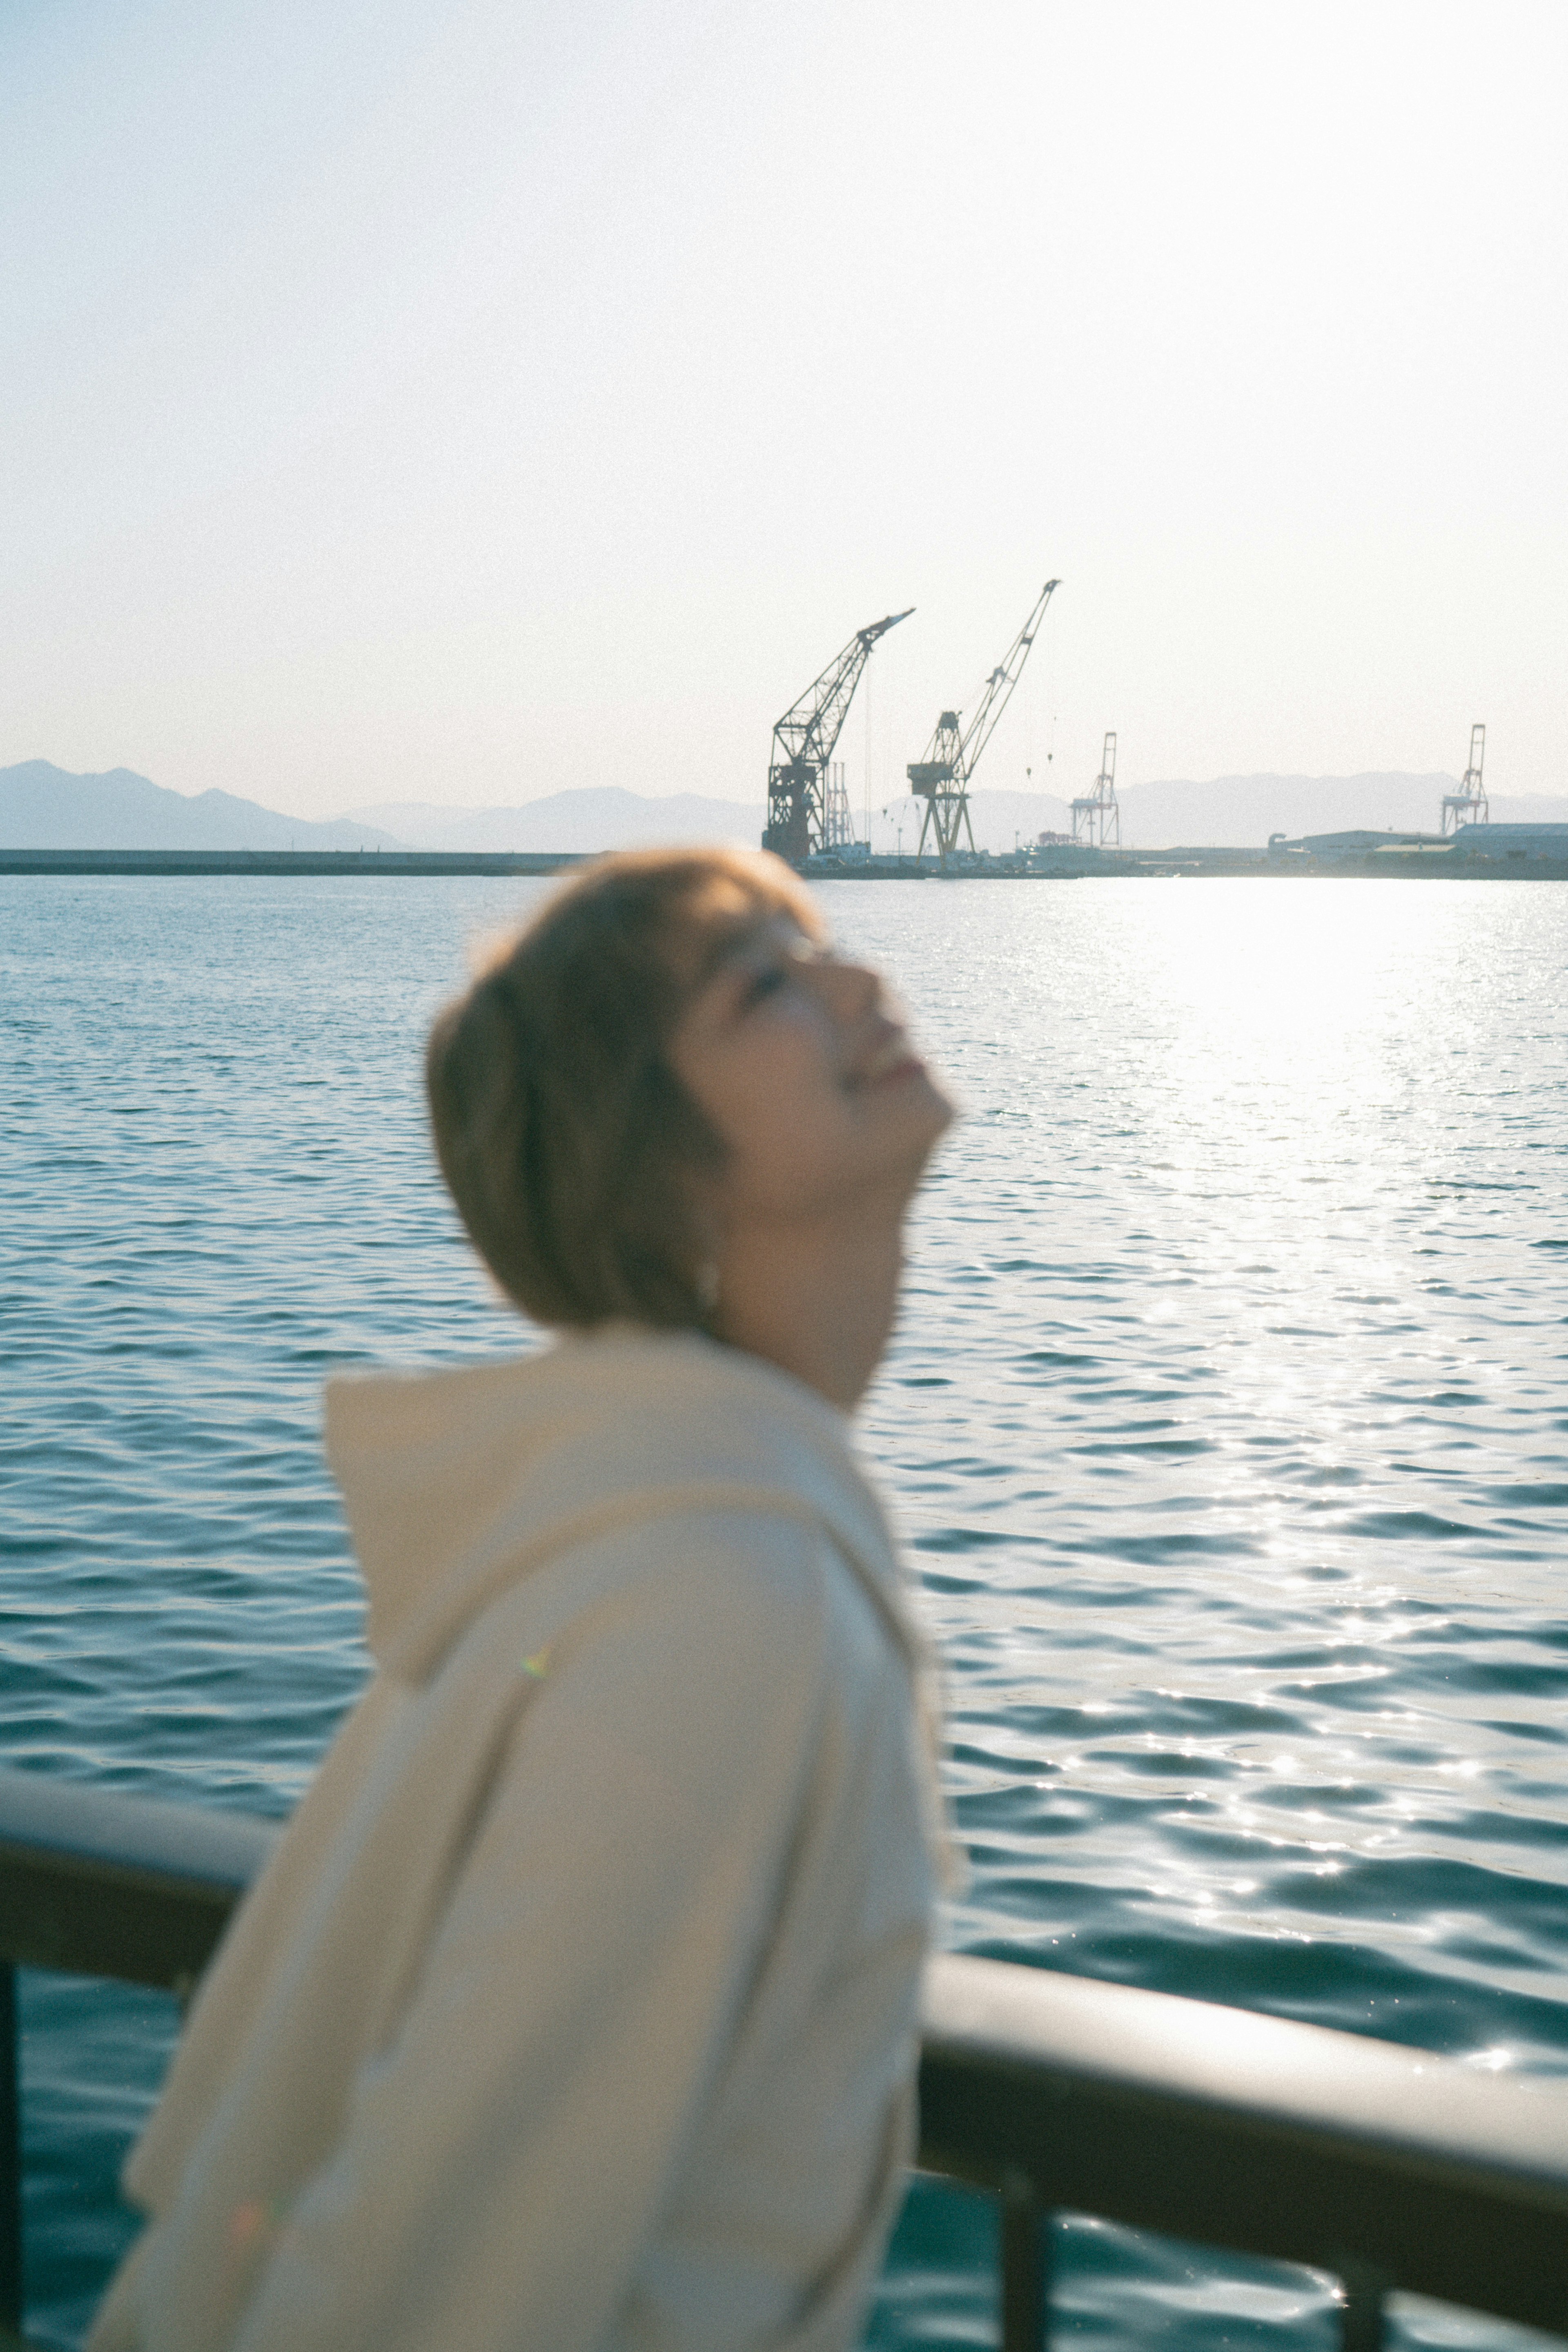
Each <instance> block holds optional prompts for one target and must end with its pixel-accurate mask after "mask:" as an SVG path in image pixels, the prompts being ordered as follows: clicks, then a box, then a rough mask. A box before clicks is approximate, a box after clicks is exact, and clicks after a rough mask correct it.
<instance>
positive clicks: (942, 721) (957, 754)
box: [905, 580, 1061, 866]
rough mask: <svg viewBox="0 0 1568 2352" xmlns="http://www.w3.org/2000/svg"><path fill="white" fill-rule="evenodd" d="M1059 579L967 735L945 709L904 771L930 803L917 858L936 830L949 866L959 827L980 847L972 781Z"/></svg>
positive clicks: (998, 672) (992, 681) (997, 673)
mask: <svg viewBox="0 0 1568 2352" xmlns="http://www.w3.org/2000/svg"><path fill="white" fill-rule="evenodd" d="M1060 587H1061V581H1060V580H1048V581H1047V582H1046V583H1045V586H1044V587H1043V588H1042V589H1041V590H1040V596H1039V599H1038V601H1037V602H1036V604H1035V607H1034V610H1033V612H1032V613H1030V616H1029V618H1028V620H1027V621H1026V622H1025V623H1024V625H1023V626H1022V628H1021V629H1020V630H1019V633H1018V635H1017V636H1016V637H1015V638H1014V639H1013V642H1012V645H1011V646H1010V648H1009V653H1008V656H1007V659H1006V660H1005V661H1004V662H1003V663H1002V665H1001V667H1000V668H999V669H994V670H993V671H992V672H991V674H990V676H989V677H988V679H987V680H986V686H985V691H984V693H983V694H982V695H981V697H980V707H979V709H977V711H976V713H975V715H974V717H973V719H970V721H969V724H968V726H967V728H965V729H964V730H962V732H960V730H959V726H958V721H959V719H961V718H962V716H963V713H962V712H961V711H958V710H944V711H943V712H942V714H941V716H940V717H939V718H938V719H937V721H936V733H935V734H934V735H933V736H932V738H931V740H930V742H929V743H928V744H927V745H926V747H925V758H924V759H923V760H915V761H913V762H912V763H911V765H910V766H909V768H908V769H907V770H906V771H905V772H906V774H907V775H908V778H909V789H910V791H911V792H912V793H914V794H915V798H916V799H918V800H923V801H924V802H925V814H924V816H922V818H921V820H920V842H919V845H918V847H917V848H916V850H915V856H916V857H918V856H920V855H921V854H922V852H923V851H924V849H925V835H926V834H927V832H928V831H930V830H932V829H933V828H935V831H936V854H937V856H938V857H939V858H940V859H941V861H942V864H943V865H944V866H946V863H947V856H948V852H949V851H950V850H953V849H956V847H957V845H958V829H959V827H960V825H961V826H962V827H963V829H964V831H965V832H966V833H967V835H968V836H969V847H970V848H971V849H973V848H974V846H975V828H974V826H973V825H972V824H970V822H969V782H970V779H971V777H972V776H973V775H974V772H975V770H976V769H977V767H978V766H979V764H980V754H981V752H982V751H984V750H985V748H986V745H987V743H988V741H989V740H990V736H991V731H992V730H993V728H994V727H995V726H996V723H997V721H998V719H999V718H1000V717H1001V715H1002V713H1003V711H1004V710H1005V709H1007V705H1008V697H1009V694H1011V692H1012V690H1013V688H1014V687H1015V686H1016V685H1017V684H1018V682H1019V675H1020V673H1021V671H1022V669H1023V666H1024V664H1025V662H1026V661H1027V660H1028V659H1029V649H1030V646H1032V645H1033V643H1034V639H1035V632H1036V631H1037V629H1038V628H1039V627H1040V619H1041V617H1042V615H1043V614H1044V612H1045V608H1046V606H1047V605H1048V604H1050V602H1051V592H1052V590H1053V589H1057V588H1060Z"/></svg>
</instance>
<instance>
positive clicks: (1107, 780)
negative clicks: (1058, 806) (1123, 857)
mask: <svg viewBox="0 0 1568 2352" xmlns="http://www.w3.org/2000/svg"><path fill="white" fill-rule="evenodd" d="M1107 834H1109V835H1111V837H1112V838H1113V841H1114V842H1115V844H1116V845H1117V847H1118V848H1120V846H1121V843H1122V812H1121V810H1120V809H1119V808H1118V807H1117V805H1116V730H1115V729H1114V728H1112V730H1111V731H1110V733H1109V734H1108V735H1107V736H1106V738H1105V741H1104V746H1103V750H1102V751H1101V753H1100V773H1099V774H1098V775H1097V776H1096V777H1095V779H1094V789H1093V791H1092V793H1085V795H1084V797H1083V798H1082V800H1079V801H1074V802H1073V803H1072V838H1073V840H1074V841H1087V842H1088V843H1090V845H1092V847H1093V848H1095V849H1103V847H1104V846H1105V836H1106V835H1107Z"/></svg>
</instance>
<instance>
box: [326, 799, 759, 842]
mask: <svg viewBox="0 0 1568 2352" xmlns="http://www.w3.org/2000/svg"><path fill="white" fill-rule="evenodd" d="M766 820H767V812H766V811H765V809H764V808H763V805H762V803H761V802H760V801H758V803H757V804H756V806H755V807H753V806H751V805H750V804H749V803H747V802H745V801H717V800H708V799H706V798H705V797H704V795H703V794H702V793H673V794H672V795H671V797H670V798H669V799H668V800H651V799H649V798H648V797H647V796H646V795H645V794H643V793H628V792H624V791H622V788H621V786H620V785H619V784H591V785H587V786H585V787H584V788H583V789H582V790H580V791H579V792H570V793H550V794H549V797H548V798H547V799H545V800H541V801H524V802H523V803H521V804H520V805H519V806H518V807H517V808H442V807H440V806H438V805H437V804H436V803H434V802H433V801H385V802H382V803H377V804H376V805H375V806H373V807H371V808H356V809H350V811H349V814H348V815H347V816H346V817H344V818H342V819H341V820H340V822H341V823H343V824H365V825H384V826H385V828H386V830H387V832H388V834H395V835H397V837H398V839H399V841H400V842H403V843H406V845H407V846H408V847H409V848H410V849H532V850H549V849H570V850H583V849H586V850H594V849H647V848H653V847H654V846H656V845H658V844H660V843H664V842H676V841H739V842H746V843H748V844H749V845H751V846H752V847H753V848H755V846H756V845H757V843H758V840H759V839H760V838H761V835H762V827H763V825H764V824H765V822H766Z"/></svg>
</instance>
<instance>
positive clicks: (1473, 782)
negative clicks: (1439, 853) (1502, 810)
mask: <svg viewBox="0 0 1568 2352" xmlns="http://www.w3.org/2000/svg"><path fill="white" fill-rule="evenodd" d="M1486 756H1487V730H1486V729H1485V728H1484V727H1483V726H1482V725H1481V724H1480V722H1479V719H1478V721H1477V722H1476V724H1475V726H1473V727H1472V728H1471V729H1470V761H1469V767H1468V768H1467V769H1466V770H1465V772H1464V778H1463V781H1462V782H1461V783H1460V785H1459V789H1458V792H1457V793H1444V794H1443V825H1442V830H1443V832H1444V833H1445V834H1449V833H1458V830H1459V827H1460V826H1461V825H1467V824H1485V823H1486V822H1487V819H1488V818H1489V817H1490V814H1491V806H1490V802H1489V801H1488V799H1487V795H1486V786H1485V785H1484V784H1483V783H1482V782H1481V770H1482V768H1483V767H1484V766H1485V765H1486Z"/></svg>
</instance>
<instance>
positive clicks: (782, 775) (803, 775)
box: [762, 604, 915, 866]
mask: <svg viewBox="0 0 1568 2352" xmlns="http://www.w3.org/2000/svg"><path fill="white" fill-rule="evenodd" d="M914 610H915V607H914V605H913V604H911V605H910V606H909V607H908V608H907V610H906V611H904V612H902V613H889V614H888V615H887V617H886V619H885V620H882V621H873V623H872V624H871V625H870V627H869V628H864V629H857V630H856V631H855V633H854V635H853V636H852V638H851V639H850V641H849V644H848V645H847V646H845V647H844V649H843V652H842V653H841V655H840V656H839V657H838V659H837V660H836V661H833V662H830V663H829V665H828V667H827V668H826V669H825V670H824V671H823V672H822V675H821V677H820V678H818V679H817V680H816V681H815V682H814V684H812V685H810V686H809V687H808V688H806V691H805V693H804V694H803V695H802V696H801V697H800V700H799V702H792V703H791V704H790V706H789V709H788V710H787V711H786V712H785V713H784V716H783V718H782V719H779V723H778V725H777V726H776V727H775V728H774V730H773V762H772V765H771V766H770V767H769V769H768V830H767V832H766V833H765V834H764V835H763V836H762V846H763V848H764V849H772V850H777V852H778V854H779V856H780V857H787V858H788V859H789V863H790V865H791V866H803V865H804V864H805V862H806V860H807V858H808V857H809V856H810V855H811V852H812V851H813V850H817V849H826V848H828V847H830V846H831V843H830V839H829V835H830V831H831V828H830V825H829V823H828V794H829V772H828V763H829V761H831V758H832V753H833V746H834V744H835V743H836V742H837V741H838V740H839V730H840V729H841V727H842V726H843V723H844V720H845V719H847V718H848V716H849V709H850V704H851V703H852V701H853V700H854V692H855V688H856V687H857V686H858V685H859V684H860V681H861V672H862V670H863V669H864V667H865V666H866V664H867V662H868V661H869V660H870V659H871V649H872V647H873V646H874V645H875V643H876V641H877V639H878V637H880V636H884V635H886V633H887V631H888V630H889V629H893V628H896V627H897V625H898V624H899V622H900V621H907V620H908V618H909V615H910V614H911V613H913V612H914Z"/></svg>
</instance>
